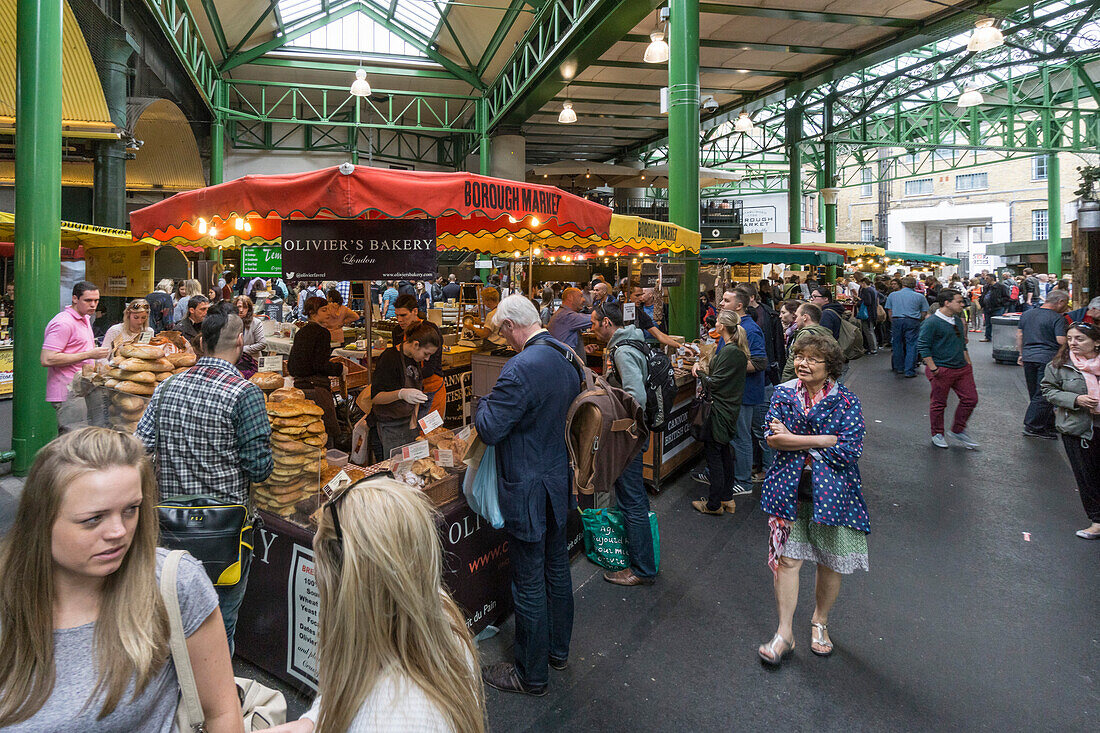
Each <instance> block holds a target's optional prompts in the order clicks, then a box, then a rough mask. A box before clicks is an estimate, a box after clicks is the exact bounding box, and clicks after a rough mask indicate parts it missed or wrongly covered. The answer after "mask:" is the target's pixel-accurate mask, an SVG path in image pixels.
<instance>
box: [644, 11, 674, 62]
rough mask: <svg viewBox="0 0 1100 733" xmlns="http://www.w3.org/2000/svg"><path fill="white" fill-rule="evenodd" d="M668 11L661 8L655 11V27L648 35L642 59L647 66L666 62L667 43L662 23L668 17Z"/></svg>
mask: <svg viewBox="0 0 1100 733" xmlns="http://www.w3.org/2000/svg"><path fill="white" fill-rule="evenodd" d="M667 13H668V9H667V8H661V9H660V10H658V11H657V27H656V28H654V29H653V32H652V33H650V34H649V45H648V46H646V49H645V55H644V56H643V57H642V59H643V60H644V61H645V62H646V63H647V64H663V63H665V62H666V61H668V41H666V40H665V31H664V27H663V25H662V21H663V20H664V19H665V18H667V17H668V15H667Z"/></svg>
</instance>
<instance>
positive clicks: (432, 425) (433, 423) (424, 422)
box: [417, 410, 443, 435]
mask: <svg viewBox="0 0 1100 733" xmlns="http://www.w3.org/2000/svg"><path fill="white" fill-rule="evenodd" d="M417 422H418V423H419V424H420V429H421V430H422V431H424V434H425V435H427V434H428V433H430V432H432V431H433V430H435V429H436V428H441V427H443V418H442V417H440V416H439V410H432V411H431V412H429V413H428V414H427V415H425V416H424V417H422V418H421V419H420V420H418V421H417Z"/></svg>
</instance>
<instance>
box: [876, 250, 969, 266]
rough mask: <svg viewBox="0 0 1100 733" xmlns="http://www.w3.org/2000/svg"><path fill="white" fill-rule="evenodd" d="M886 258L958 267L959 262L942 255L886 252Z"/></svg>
mask: <svg viewBox="0 0 1100 733" xmlns="http://www.w3.org/2000/svg"><path fill="white" fill-rule="evenodd" d="M885 256H886V258H887V259H891V260H909V261H910V262H934V263H936V264H938V265H957V264H959V261H958V260H957V259H956V258H954V257H943V256H942V255H925V254H920V253H919V252H897V251H893V250H886V255H885Z"/></svg>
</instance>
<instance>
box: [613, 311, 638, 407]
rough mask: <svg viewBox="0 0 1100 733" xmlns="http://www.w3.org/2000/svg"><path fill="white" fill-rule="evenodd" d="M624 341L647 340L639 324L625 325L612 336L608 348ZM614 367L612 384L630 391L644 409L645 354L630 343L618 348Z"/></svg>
mask: <svg viewBox="0 0 1100 733" xmlns="http://www.w3.org/2000/svg"><path fill="white" fill-rule="evenodd" d="M623 341H642V342H645V334H644V333H642V330H641V329H640V328H638V327H637V326H634V325H628V326H623V327H622V328H620V329H619V330H618V331H616V332H615V333H614V335H612V336H611V340H610V341H608V342H607V348H608V349H610V348H612V347H613V346H616V345H617V344H619V343H621V342H623ZM614 367H615V374H614V375H613V376H612V377H611V379H610V381H611V384H612V385H613V386H615V387H621V388H622V389H624V390H626V391H627V392H629V393H630V396H631V397H633V398H634V399H635V400H637V401H638V404H639V405H641V406H642V409H643V410H644V409H645V380H646V370H647V367H646V358H645V354H643V353H642V351H641V350H640V349H636V348H634V347H633V346H630V345H627V346H624V347H622V348H621V349H616V350H615V364H614Z"/></svg>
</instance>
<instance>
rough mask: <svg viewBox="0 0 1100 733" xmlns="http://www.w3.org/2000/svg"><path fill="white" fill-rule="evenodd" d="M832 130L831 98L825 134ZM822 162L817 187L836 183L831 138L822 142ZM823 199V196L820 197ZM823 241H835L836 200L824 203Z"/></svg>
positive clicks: (828, 186)
mask: <svg viewBox="0 0 1100 733" xmlns="http://www.w3.org/2000/svg"><path fill="white" fill-rule="evenodd" d="M832 131H833V101H832V99H829V100H826V102H825V134H826V135H827V134H829V133H830V132H832ZM824 148H825V151H824V163H823V165H822V166H821V168H822V173H823V175H822V177H823V178H824V179H825V183H824V185H823V186H819V187H818V188H819V189H820V188H832V187H833V186H834V185H835V184H836V143H834V142H832V141H831V140H826V141H825V143H824ZM822 199H823V200H824V197H822ZM825 241H826V242H836V202H835V201H834V202H833V203H831V204H825ZM830 272H834V273H835V272H836V266H835V265H833V266H832V269H831V270H830Z"/></svg>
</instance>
